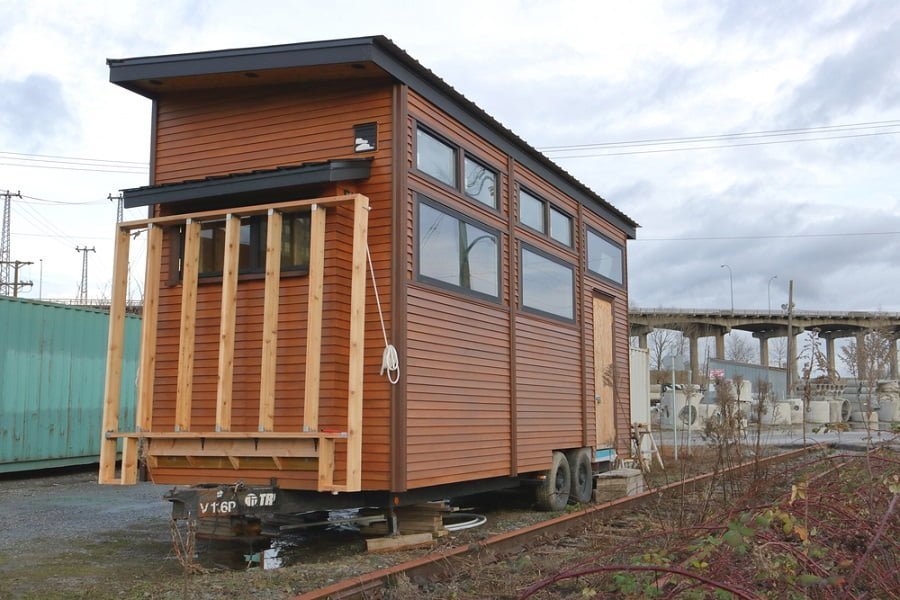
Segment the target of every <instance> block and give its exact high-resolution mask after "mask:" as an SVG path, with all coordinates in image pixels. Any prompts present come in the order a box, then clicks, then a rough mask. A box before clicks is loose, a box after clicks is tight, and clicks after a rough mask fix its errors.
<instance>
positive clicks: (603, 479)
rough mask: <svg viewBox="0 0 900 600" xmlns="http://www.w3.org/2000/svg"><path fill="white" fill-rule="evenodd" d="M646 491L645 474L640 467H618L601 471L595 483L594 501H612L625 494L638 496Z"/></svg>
mask: <svg viewBox="0 0 900 600" xmlns="http://www.w3.org/2000/svg"><path fill="white" fill-rule="evenodd" d="M643 491H644V476H643V474H642V473H641V471H640V469H616V470H614V471H608V472H606V473H601V474H600V476H599V477H597V480H596V482H595V483H594V501H595V502H610V501H612V500H616V499H617V498H622V497H624V496H636V495H637V494H640V493H642V492H643Z"/></svg>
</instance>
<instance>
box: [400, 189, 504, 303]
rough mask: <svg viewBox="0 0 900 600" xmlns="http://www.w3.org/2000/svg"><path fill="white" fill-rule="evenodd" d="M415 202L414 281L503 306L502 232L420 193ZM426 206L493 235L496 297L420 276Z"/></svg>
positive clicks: (416, 194)
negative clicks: (422, 208) (495, 249)
mask: <svg viewBox="0 0 900 600" xmlns="http://www.w3.org/2000/svg"><path fill="white" fill-rule="evenodd" d="M414 196H415V200H416V208H415V227H414V228H413V261H414V263H415V268H414V275H415V281H416V282H418V283H422V284H426V285H429V286H434V287H438V288H441V289H443V290H447V291H451V292H454V293H457V294H461V295H463V296H471V297H472V298H476V299H478V300H483V301H486V302H490V303H492V304H503V252H502V249H503V243H504V240H503V232H502V231H501V230H500V229H497V228H495V227H492V226H490V225H487V224H485V223H483V222H481V221H479V220H478V219H474V218H472V217H470V216H468V215H466V214H463V213H461V212H460V211H458V210H455V209H453V208H451V207H449V206H447V205H446V204H443V203H441V202H438V201H437V200H435V199H434V198H431V197H429V196H426V195H425V194H422V193H421V192H415V194H414ZM423 204H424V205H426V206H428V207H429V208H431V209H432V210H436V211H438V212H440V213H443V214H445V215H447V216H448V217H451V218H454V219H457V220H458V221H461V222H463V223H466V224H467V225H471V226H472V227H476V228H478V229H481V230H482V231H484V232H485V233H488V234H490V235H493V236H494V238H495V239H496V241H497V295H496V296H492V295H490V294H487V293H485V292H480V291H478V290H473V289H471V288H465V287H463V286H461V285H455V284H452V283H447V282H446V281H441V280H440V279H436V278H434V277H429V276H428V275H424V274H422V271H421V266H422V260H421V254H422V248H421V244H420V232H421V227H422V218H421V206H422V205H423Z"/></svg>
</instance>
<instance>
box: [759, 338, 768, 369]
mask: <svg viewBox="0 0 900 600" xmlns="http://www.w3.org/2000/svg"><path fill="white" fill-rule="evenodd" d="M759 364H761V365H762V366H764V367H768V366H769V338H768V337H767V336H760V337H759Z"/></svg>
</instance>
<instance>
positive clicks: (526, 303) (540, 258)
mask: <svg viewBox="0 0 900 600" xmlns="http://www.w3.org/2000/svg"><path fill="white" fill-rule="evenodd" d="M520 262H521V270H522V307H523V308H529V309H532V310H535V311H538V312H541V313H547V314H550V315H553V316H557V317H562V318H564V319H569V320H574V319H575V271H574V270H573V269H572V267H570V266H569V265H566V264H564V263H562V262H560V261H558V260H556V259H553V258H550V257H548V256H546V255H544V254H542V253H539V252H537V251H535V250H531V249H529V248H527V247H525V246H523V247H522V260H521V261H520Z"/></svg>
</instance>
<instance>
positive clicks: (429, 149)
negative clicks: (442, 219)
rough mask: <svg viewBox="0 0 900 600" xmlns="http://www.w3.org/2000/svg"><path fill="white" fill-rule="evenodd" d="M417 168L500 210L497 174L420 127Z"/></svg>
mask: <svg viewBox="0 0 900 600" xmlns="http://www.w3.org/2000/svg"><path fill="white" fill-rule="evenodd" d="M416 168H417V169H418V170H419V171H422V172H423V173H425V174H426V175H429V176H431V177H433V178H435V179H437V180H438V181H440V182H442V183H445V184H447V185H449V186H450V187H452V188H454V189H455V190H457V191H458V192H461V193H462V194H465V195H466V196H467V197H469V198H471V199H472V200H475V201H476V202H479V203H481V204H484V205H485V206H487V207H489V208H492V209H493V210H497V195H498V189H497V172H496V171H494V170H493V169H491V168H490V167H488V166H486V165H485V164H484V163H482V162H481V161H480V160H478V159H476V158H474V157H472V156H470V155H469V153H468V152H466V151H464V150H463V149H462V148H461V147H459V146H456V145H454V144H452V143H450V142H448V141H446V140H444V139H442V138H439V137H438V136H436V135H434V134H432V133H430V132H429V131H427V130H425V129H422V128H421V127H418V128H416ZM459 182H462V185H460V183H459Z"/></svg>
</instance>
